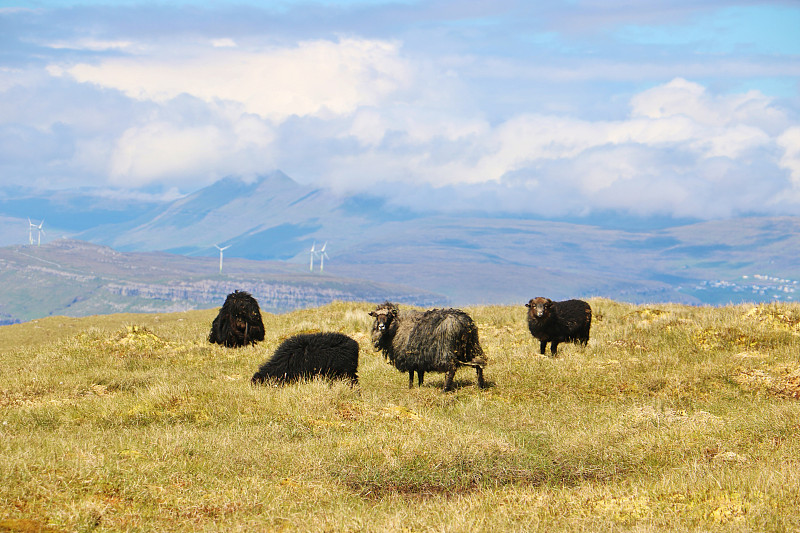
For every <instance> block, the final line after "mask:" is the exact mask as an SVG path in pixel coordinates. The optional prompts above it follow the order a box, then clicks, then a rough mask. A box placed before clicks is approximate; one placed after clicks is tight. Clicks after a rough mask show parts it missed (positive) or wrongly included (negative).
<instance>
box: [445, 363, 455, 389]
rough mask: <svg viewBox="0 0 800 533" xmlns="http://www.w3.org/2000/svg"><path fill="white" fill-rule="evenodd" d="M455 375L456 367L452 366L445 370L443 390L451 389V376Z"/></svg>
mask: <svg viewBox="0 0 800 533" xmlns="http://www.w3.org/2000/svg"><path fill="white" fill-rule="evenodd" d="M455 375H456V368H455V367H453V368H451V369H450V370H448V371H447V377H446V378H445V380H444V390H445V392H447V391H451V390H453V378H454V377H455Z"/></svg>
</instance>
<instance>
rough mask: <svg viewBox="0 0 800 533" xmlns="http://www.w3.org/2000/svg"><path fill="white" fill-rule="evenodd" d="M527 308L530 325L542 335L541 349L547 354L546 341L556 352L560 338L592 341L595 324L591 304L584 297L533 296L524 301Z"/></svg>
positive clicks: (551, 350) (553, 351) (552, 350)
mask: <svg viewBox="0 0 800 533" xmlns="http://www.w3.org/2000/svg"><path fill="white" fill-rule="evenodd" d="M525 307H527V308H528V329H530V331H531V335H533V336H534V337H536V338H537V339H539V341H540V350H539V353H541V354H542V355H544V352H545V348H546V346H547V343H548V342H549V343H550V353H551V354H552V355H554V356H555V355H556V353H557V352H556V350H557V348H558V344H559V343H560V342H579V343H580V344H583V345H584V346H586V344H587V343H588V342H589V328H590V327H591V325H592V308H591V307H589V304H588V303H586V302H584V301H583V300H566V301H563V302H554V301H552V300H550V299H548V298H542V297H539V298H533V299H532V300H530V301H529V302H528V303H526V304H525Z"/></svg>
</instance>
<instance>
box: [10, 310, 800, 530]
mask: <svg viewBox="0 0 800 533" xmlns="http://www.w3.org/2000/svg"><path fill="white" fill-rule="evenodd" d="M590 303H591V305H592V308H593V309H594V317H595V318H594V322H593V325H592V332H591V340H590V342H589V345H588V347H585V348H584V347H580V346H577V345H573V344H564V345H561V346H559V357H558V358H555V359H553V358H550V357H545V356H540V355H538V342H537V341H535V340H534V339H533V338H532V337H531V336H530V334H529V333H528V331H527V327H526V324H525V308H524V307H522V306H519V307H474V308H468V309H467V311H469V312H470V314H471V315H472V316H473V318H474V319H475V321H476V322H477V324H478V326H479V330H480V337H481V342H482V345H483V347H484V349H485V350H486V351H487V353H488V356H489V358H490V364H489V366H488V367H487V369H486V377H487V380H488V381H489V383H490V385H491V386H490V387H489V388H487V389H484V390H480V389H478V388H477V387H476V386H475V373H474V371H472V370H471V369H467V368H465V369H462V370H461V371H459V373H458V374H457V375H456V391H455V392H452V393H443V392H441V390H440V387H441V385H442V383H443V379H444V376H443V375H441V374H431V375H426V384H425V386H424V387H422V388H415V389H413V390H409V389H407V383H408V379H407V376H405V375H403V374H400V373H399V372H397V371H396V370H395V369H394V368H392V367H390V366H389V365H387V364H386V362H385V361H384V360H383V358H382V357H381V356H380V355H378V354H376V353H374V352H373V350H372V348H371V345H370V343H369V339H368V331H369V327H370V324H371V321H370V317H369V316H368V315H367V311H369V310H371V309H372V308H374V306H372V305H370V304H352V303H347V304H345V303H335V304H332V305H328V306H325V307H322V308H316V309H311V310H305V311H298V312H293V313H290V314H284V315H270V314H267V315H265V316H264V319H265V320H264V322H265V327H266V330H267V338H266V339H265V341H264V342H263V343H260V344H259V345H257V346H255V347H248V348H242V349H226V348H222V347H219V346H216V345H214V346H212V345H210V344H208V343H207V342H206V340H205V339H206V336H207V334H208V330H209V326H210V324H211V320H212V319H213V317H214V315H215V311H193V312H187V313H176V314H162V315H110V316H95V317H88V318H83V319H74V318H64V317H54V318H48V319H43V320H38V321H33V322H29V323H25V324H18V325H13V326H4V327H0V531H25V532H28V531H31V532H32V531H663V530H677V531H798V530H800V306H798V305H784V304H780V305H761V306H753V305H740V306H731V307H716V308H711V307H699V308H698V307H684V306H677V305H658V306H649V307H648V306H633V305H628V304H622V303H617V302H613V301H609V300H603V299H594V300H591V301H590ZM329 330H332V331H340V332H342V333H345V334H348V335H350V336H352V337H354V338H355V339H356V340H358V341H359V343H360V345H361V353H360V365H359V376H360V385H359V386H358V387H356V388H350V387H349V386H348V385H347V384H345V383H342V382H336V383H333V384H329V383H327V382H325V381H320V380H315V381H311V382H302V383H298V384H294V385H290V386H286V387H283V388H275V387H258V388H256V387H253V386H251V385H250V376H251V375H252V374H253V372H255V370H256V369H257V368H258V366H259V365H260V364H261V363H262V362H263V361H264V360H265V359H266V358H267V357H268V356H269V355H270V354H271V353H272V351H273V350H274V349H275V347H276V346H277V345H278V343H279V342H280V341H281V340H282V339H283V338H285V337H287V336H289V335H291V334H294V333H298V332H303V331H329Z"/></svg>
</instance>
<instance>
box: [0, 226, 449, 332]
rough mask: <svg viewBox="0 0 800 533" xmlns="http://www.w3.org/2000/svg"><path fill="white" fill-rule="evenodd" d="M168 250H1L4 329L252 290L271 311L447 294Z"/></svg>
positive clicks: (214, 302)
mask: <svg viewBox="0 0 800 533" xmlns="http://www.w3.org/2000/svg"><path fill="white" fill-rule="evenodd" d="M217 268H218V263H217V261H216V260H215V259H213V258H189V257H185V256H180V255H174V254H168V253H163V252H150V253H124V252H119V251H116V250H114V249H112V248H109V247H107V246H100V245H96V244H90V243H87V242H84V241H77V240H68V239H62V240H58V241H54V242H51V243H48V244H45V245H43V246H40V247H37V246H9V247H3V248H0V324H11V323H16V322H20V321H27V320H31V319H34V318H41V317H45V316H50V315H67V316H75V317H78V316H87V315H95V314H109V313H117V312H149V313H153V312H174V311H185V310H189V309H204V308H211V307H218V306H220V305H222V302H223V301H224V300H225V296H226V295H227V294H228V293H230V292H233V291H234V290H237V289H238V290H247V291H249V292H251V293H252V294H253V295H254V296H255V297H256V298H257V299H258V301H259V304H260V305H261V308H262V310H263V311H265V312H285V311H290V310H294V309H299V308H305V307H316V306H319V305H323V304H326V303H330V302H332V301H336V300H338V301H374V302H378V301H383V300H384V299H387V298H389V299H393V300H397V301H400V302H403V303H406V304H411V305H421V306H431V305H443V304H445V303H447V300H446V298H445V297H443V296H441V295H437V294H434V293H430V292H427V291H423V290H418V289H414V288H410V287H405V286H402V285H400V284H392V283H376V282H372V281H363V280H355V279H347V278H343V277H340V276H331V275H327V274H326V275H320V274H318V273H313V274H312V273H310V272H308V271H304V270H303V269H302V268H301V267H298V266H296V265H287V264H284V263H276V262H257V261H250V260H244V259H235V258H232V259H230V260H229V259H227V258H226V260H225V271H224V273H223V275H219V274H218V269H217Z"/></svg>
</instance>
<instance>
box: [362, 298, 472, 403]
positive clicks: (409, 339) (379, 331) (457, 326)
mask: <svg viewBox="0 0 800 533" xmlns="http://www.w3.org/2000/svg"><path fill="white" fill-rule="evenodd" d="M369 314H370V316H372V317H375V322H374V323H373V325H372V345H373V346H374V348H375V350H376V351H382V352H383V355H384V357H386V359H387V360H388V362H389V363H390V364H392V365H394V366H395V368H397V370H399V371H400V372H408V387H409V388H412V387H413V386H414V372H416V373H417V376H418V378H419V385H420V386H421V385H422V380H423V376H424V375H425V372H447V376H446V378H445V381H444V390H445V391H449V390H451V389H452V388H453V377H454V376H455V373H456V370H457V369H458V367H459V366H471V367H474V368H475V372H477V375H478V386H479V387H481V388H483V387H485V386H486V383H485V382H484V380H483V367H484V366H486V355H485V354H484V353H483V349H482V348H481V344H480V342H479V340H478V328H477V327H476V326H475V323H474V322H473V321H472V319H471V318H470V316H469V315H468V314H467V313H465V312H463V311H460V310H458V309H432V310H430V311H424V312H423V311H413V310H409V311H403V312H402V313H401V312H399V310H398V308H397V306H396V305H395V304H393V303H390V302H385V303H383V304H381V305H379V306H378V307H377V309H375V310H374V311H371V312H370V313H369Z"/></svg>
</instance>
